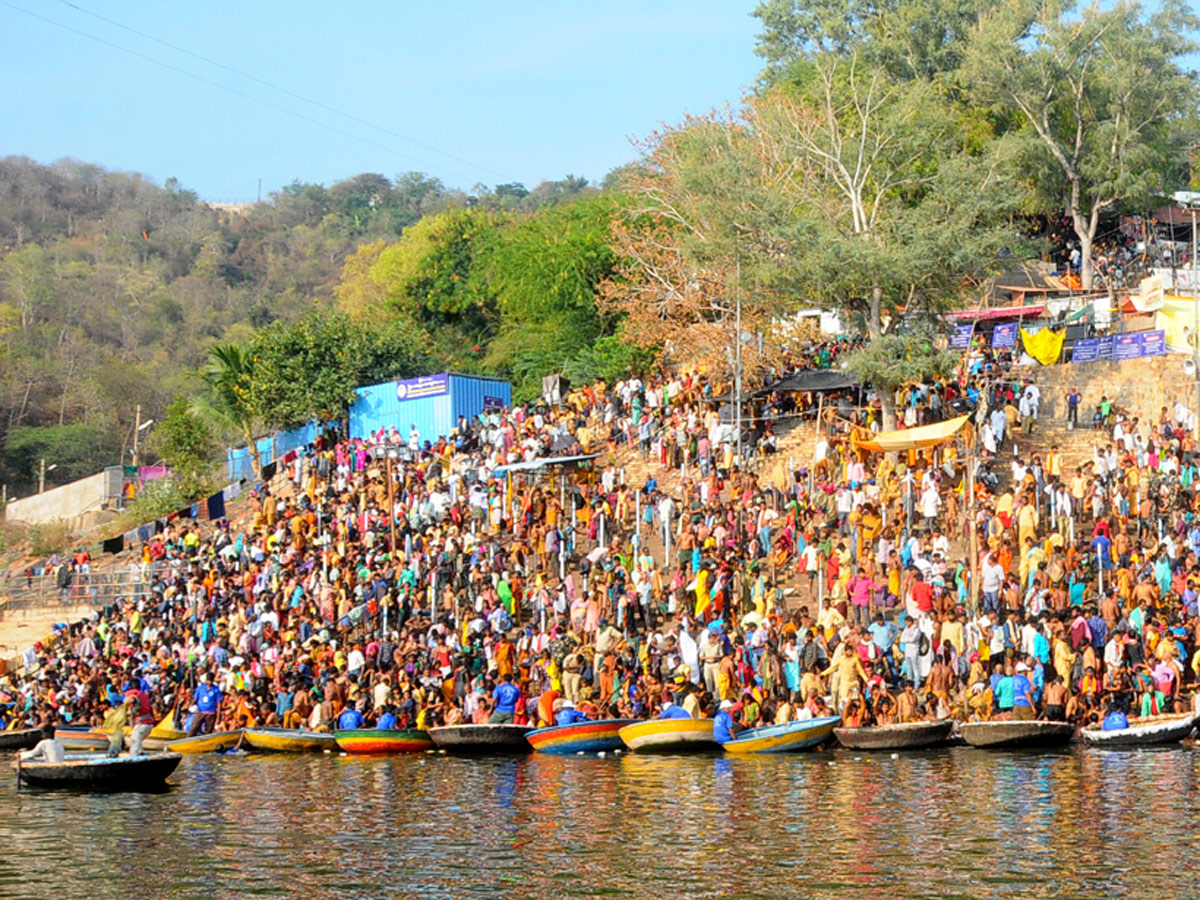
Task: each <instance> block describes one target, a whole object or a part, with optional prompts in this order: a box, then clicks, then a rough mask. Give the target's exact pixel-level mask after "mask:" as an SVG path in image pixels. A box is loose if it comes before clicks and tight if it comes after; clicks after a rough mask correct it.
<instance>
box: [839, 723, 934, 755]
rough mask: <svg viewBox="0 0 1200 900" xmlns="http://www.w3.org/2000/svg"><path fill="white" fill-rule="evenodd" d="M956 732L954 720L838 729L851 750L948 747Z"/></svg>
mask: <svg viewBox="0 0 1200 900" xmlns="http://www.w3.org/2000/svg"><path fill="white" fill-rule="evenodd" d="M953 730H954V720H953V719H942V720H941V721H940V722H896V723H894V724H892V725H870V726H868V727H865V728H835V729H833V735H834V737H836V738H837V739H838V743H839V744H841V745H842V746H843V747H847V748H849V749H850V750H917V749H919V748H921V747H933V746H936V745H938V744H944V743H945V742H946V739H947V738H948V737H950V732H951V731H953Z"/></svg>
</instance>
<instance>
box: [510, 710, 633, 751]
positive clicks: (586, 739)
mask: <svg viewBox="0 0 1200 900" xmlns="http://www.w3.org/2000/svg"><path fill="white" fill-rule="evenodd" d="M634 721H635V720H634V719H598V720H597V721H595V722H575V723H573V724H571V725H549V726H547V727H546V728H535V729H534V730H533V731H531V732H529V733H528V734H527V735H525V739H526V740H527V741H529V743H530V744H531V745H532V746H533V749H534V750H536V751H538V752H539V753H557V754H559V755H560V756H566V755H569V754H573V753H599V752H600V751H602V750H620V749H622V748H624V746H625V742H624V741H622V740H621V735H620V731H621V729H622V728H624V727H625V726H626V725H629V724H632V723H633V722H634Z"/></svg>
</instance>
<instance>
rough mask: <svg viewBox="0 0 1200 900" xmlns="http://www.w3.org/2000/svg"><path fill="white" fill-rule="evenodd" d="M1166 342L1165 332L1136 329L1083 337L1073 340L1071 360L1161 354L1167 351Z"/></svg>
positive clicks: (1117, 358)
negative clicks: (1133, 331)
mask: <svg viewBox="0 0 1200 900" xmlns="http://www.w3.org/2000/svg"><path fill="white" fill-rule="evenodd" d="M1166 344H1167V342H1166V333H1165V332H1163V331H1138V332H1135V333H1133V334H1118V335H1109V336H1108V337H1102V338H1085V339H1083V340H1081V341H1076V342H1075V347H1074V349H1073V350H1072V351H1071V362H1077V363H1088V362H1097V361H1105V360H1122V359H1140V358H1141V357H1143V356H1162V355H1163V354H1164V353H1166V352H1167V346H1166Z"/></svg>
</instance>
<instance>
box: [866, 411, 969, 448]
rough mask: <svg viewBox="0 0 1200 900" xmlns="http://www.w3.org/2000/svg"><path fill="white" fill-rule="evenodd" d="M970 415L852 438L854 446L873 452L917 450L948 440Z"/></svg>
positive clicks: (965, 422)
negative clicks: (867, 437) (871, 435)
mask: <svg viewBox="0 0 1200 900" xmlns="http://www.w3.org/2000/svg"><path fill="white" fill-rule="evenodd" d="M970 418H971V417H970V416H959V417H958V418H955V419H947V420H946V421H945V422H935V423H934V424H932V425H921V426H919V427H917V428H903V429H900V430H899V431H884V432H882V433H880V434H877V435H875V436H874V438H872V439H871V440H861V439H859V438H857V437H856V438H854V446H855V447H858V448H860V449H862V450H870V451H872V452H873V453H895V452H899V451H901V450H917V449H919V448H921V447H932V446H934V445H935V444H940V443H942V442H944V441H948V440H950V438H952V437H954V435H956V434H958V432H959V429H961V428H962V427H963V426H964V425H966V424H967V420H968V419H970Z"/></svg>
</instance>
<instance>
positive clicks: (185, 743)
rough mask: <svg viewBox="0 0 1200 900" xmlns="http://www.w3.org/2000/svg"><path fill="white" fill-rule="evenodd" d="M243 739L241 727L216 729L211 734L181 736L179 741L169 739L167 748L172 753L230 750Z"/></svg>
mask: <svg viewBox="0 0 1200 900" xmlns="http://www.w3.org/2000/svg"><path fill="white" fill-rule="evenodd" d="M241 739H242V729H240V728H238V729H235V730H234V731H214V732H211V733H210V734H197V735H195V736H193V737H184V738H180V739H179V740H177V741H168V742H167V750H169V751H170V752H171V753H209V752H214V751H219V750H228V749H229V748H230V747H233V746H236V744H237V742H238V741H240V740H241Z"/></svg>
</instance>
